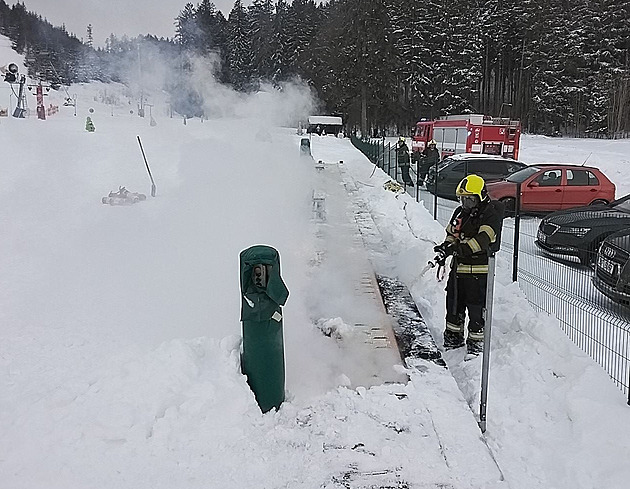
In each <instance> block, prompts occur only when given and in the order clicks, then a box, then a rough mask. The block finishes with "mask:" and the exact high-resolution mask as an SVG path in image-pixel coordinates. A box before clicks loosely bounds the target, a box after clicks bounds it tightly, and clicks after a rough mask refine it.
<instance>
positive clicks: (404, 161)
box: [396, 143, 409, 166]
mask: <svg viewBox="0 0 630 489" xmlns="http://www.w3.org/2000/svg"><path fill="white" fill-rule="evenodd" d="M396 158H397V159H398V165H400V166H409V149H408V148H407V145H406V144H404V143H403V144H400V145H398V146H397V147H396Z"/></svg>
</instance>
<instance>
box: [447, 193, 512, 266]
mask: <svg viewBox="0 0 630 489" xmlns="http://www.w3.org/2000/svg"><path fill="white" fill-rule="evenodd" d="M503 213H504V206H503V204H502V203H500V202H497V201H494V200H490V199H487V198H486V199H484V200H483V201H482V202H481V203H480V204H479V206H478V207H476V208H475V209H473V210H472V211H467V210H464V209H463V208H462V207H461V206H460V207H458V208H457V209H455V212H454V213H453V216H452V217H451V220H450V222H449V223H448V225H447V226H446V242H447V243H449V245H450V248H451V250H452V251H453V252H454V253H455V255H456V260H457V273H458V274H459V273H488V250H490V251H498V250H499V245H500V243H501V228H502V227H503Z"/></svg>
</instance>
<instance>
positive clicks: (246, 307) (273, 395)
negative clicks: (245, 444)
mask: <svg viewBox="0 0 630 489" xmlns="http://www.w3.org/2000/svg"><path fill="white" fill-rule="evenodd" d="M257 265H263V266H264V268H265V270H266V281H265V283H264V284H262V285H261V284H258V285H257V284H256V283H255V281H254V267H256V266H257ZM240 270H241V277H240V279H241V280H240V282H241V321H242V322H243V353H242V356H241V368H242V370H243V373H244V374H245V375H247V382H248V384H249V386H250V388H251V389H252V392H253V393H254V396H255V397H256V401H257V402H258V405H259V406H260V409H261V410H262V412H267V411H269V410H271V409H272V408H276V409H277V408H278V407H279V406H280V404H282V402H283V401H284V381H285V369H284V340H283V330H282V307H281V306H283V305H284V304H285V303H286V301H287V298H288V296H289V291H288V290H287V288H286V286H285V284H284V282H283V281H282V278H281V276H280V255H279V254H278V251H277V250H275V249H274V248H271V247H270V246H264V245H256V246H252V247H250V248H247V249H246V250H243V251H242V252H241V255H240Z"/></svg>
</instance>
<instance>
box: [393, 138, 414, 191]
mask: <svg viewBox="0 0 630 489" xmlns="http://www.w3.org/2000/svg"><path fill="white" fill-rule="evenodd" d="M396 161H397V162H398V166H399V167H400V171H401V173H402V179H403V182H405V185H408V186H409V187H413V180H412V179H411V177H410V176H409V167H410V165H411V163H410V159H409V148H408V147H407V143H405V138H404V137H402V136H400V139H398V145H397V146H396Z"/></svg>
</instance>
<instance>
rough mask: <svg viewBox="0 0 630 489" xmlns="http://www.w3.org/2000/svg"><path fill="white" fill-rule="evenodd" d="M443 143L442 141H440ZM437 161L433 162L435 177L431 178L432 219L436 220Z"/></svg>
mask: <svg viewBox="0 0 630 489" xmlns="http://www.w3.org/2000/svg"><path fill="white" fill-rule="evenodd" d="M442 144H444V143H442ZM437 183H438V162H437V161H436V162H435V178H434V179H433V220H434V221H437V207H438V206H437V204H438V196H437V188H438V184H437Z"/></svg>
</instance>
